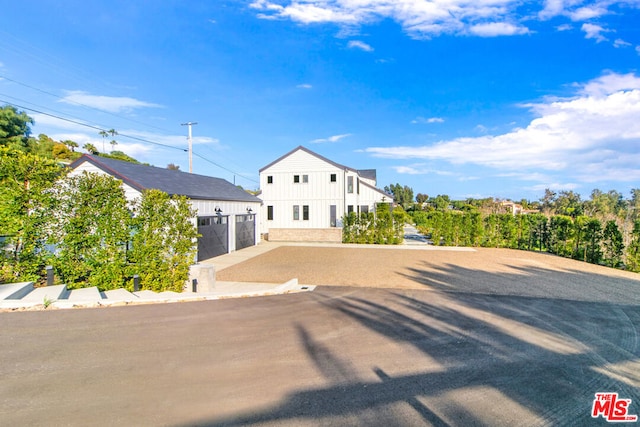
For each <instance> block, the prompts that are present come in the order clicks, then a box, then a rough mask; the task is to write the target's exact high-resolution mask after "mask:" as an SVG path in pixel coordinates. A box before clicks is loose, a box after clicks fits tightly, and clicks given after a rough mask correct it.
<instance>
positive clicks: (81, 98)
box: [59, 90, 162, 113]
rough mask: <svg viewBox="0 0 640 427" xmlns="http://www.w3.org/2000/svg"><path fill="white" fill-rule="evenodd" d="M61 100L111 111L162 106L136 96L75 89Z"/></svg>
mask: <svg viewBox="0 0 640 427" xmlns="http://www.w3.org/2000/svg"><path fill="white" fill-rule="evenodd" d="M59 102H63V103H65V104H72V105H84V106H88V107H92V108H97V109H99V110H103V111H108V112H110V113H122V112H129V111H132V110H134V109H136V108H161V107H162V106H161V105H158V104H153V103H151V102H145V101H140V100H138V99H135V98H129V97H117V96H104V95H91V94H89V93H87V92H83V91H79V90H74V91H68V92H67V95H66V96H65V97H64V98H62V99H61V100H60V101H59Z"/></svg>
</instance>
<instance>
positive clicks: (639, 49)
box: [636, 46, 640, 55]
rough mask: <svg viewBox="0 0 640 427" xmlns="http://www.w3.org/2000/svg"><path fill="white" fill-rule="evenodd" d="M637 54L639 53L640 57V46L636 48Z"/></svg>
mask: <svg viewBox="0 0 640 427" xmlns="http://www.w3.org/2000/svg"><path fill="white" fill-rule="evenodd" d="M636 52H638V55H640V46H636Z"/></svg>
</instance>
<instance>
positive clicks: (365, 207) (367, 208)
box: [360, 205, 369, 213]
mask: <svg viewBox="0 0 640 427" xmlns="http://www.w3.org/2000/svg"><path fill="white" fill-rule="evenodd" d="M360 212H362V213H369V206H368V205H362V206H360Z"/></svg>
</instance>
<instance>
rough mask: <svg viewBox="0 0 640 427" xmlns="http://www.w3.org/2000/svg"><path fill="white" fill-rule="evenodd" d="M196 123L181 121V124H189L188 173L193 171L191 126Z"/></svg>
mask: <svg viewBox="0 0 640 427" xmlns="http://www.w3.org/2000/svg"><path fill="white" fill-rule="evenodd" d="M197 124H198V122H187V123H182V126H189V173H193V147H192V139H191V126H192V125H197Z"/></svg>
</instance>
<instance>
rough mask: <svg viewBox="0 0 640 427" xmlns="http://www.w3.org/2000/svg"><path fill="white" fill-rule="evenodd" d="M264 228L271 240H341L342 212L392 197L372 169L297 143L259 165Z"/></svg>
mask: <svg viewBox="0 0 640 427" xmlns="http://www.w3.org/2000/svg"><path fill="white" fill-rule="evenodd" d="M260 189H261V191H262V194H261V195H260V198H261V199H262V202H263V206H262V215H261V218H262V224H263V225H262V227H261V229H262V230H264V231H265V232H267V233H268V239H269V240H271V241H316V242H327V241H329V242H341V241H342V221H341V219H342V217H343V216H344V215H345V214H348V213H350V212H356V213H360V212H369V211H372V210H374V209H375V205H376V203H393V197H392V196H390V195H389V194H386V193H385V192H384V191H382V190H379V189H378V188H376V171H375V170H374V169H368V170H356V169H352V168H350V167H347V166H343V165H340V164H338V163H335V162H333V161H331V160H329V159H327V158H325V157H322V156H321V155H319V154H317V153H314V152H313V151H311V150H309V149H307V148H305V147H302V146H300V147H298V148H296V149H294V150H293V151H291V152H289V153H287V154H285V155H284V156H282V157H280V158H279V159H277V160H276V161H274V162H272V163H270V164H268V165H267V166H265V167H263V168H262V169H260Z"/></svg>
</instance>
